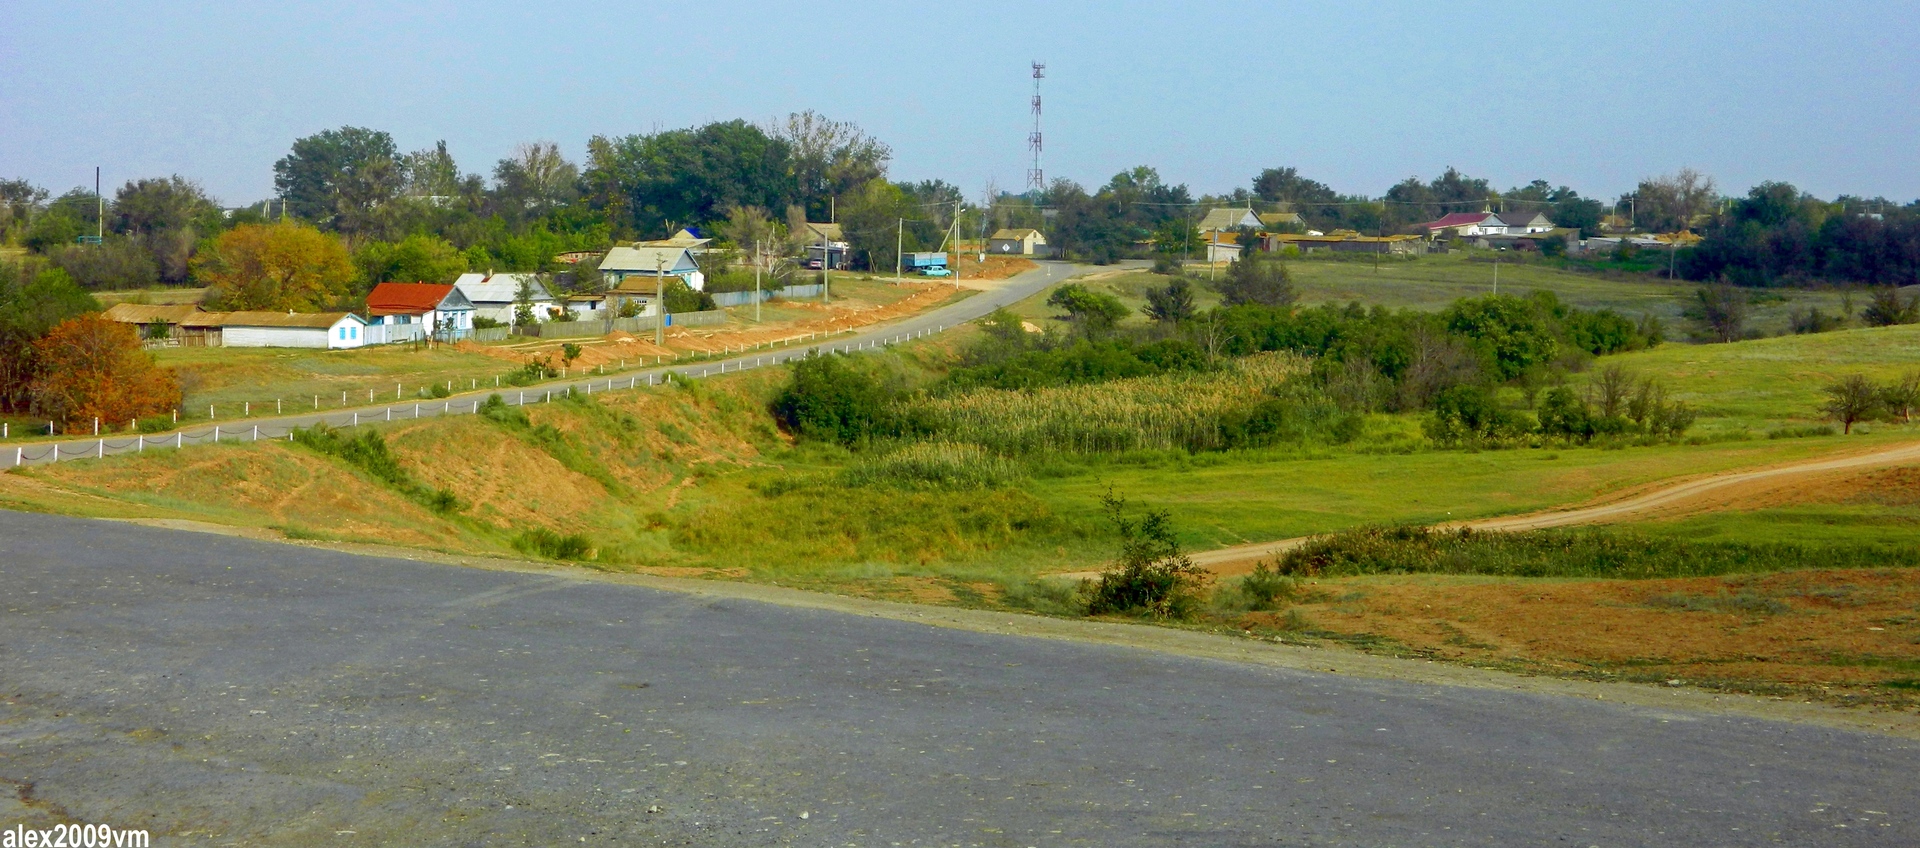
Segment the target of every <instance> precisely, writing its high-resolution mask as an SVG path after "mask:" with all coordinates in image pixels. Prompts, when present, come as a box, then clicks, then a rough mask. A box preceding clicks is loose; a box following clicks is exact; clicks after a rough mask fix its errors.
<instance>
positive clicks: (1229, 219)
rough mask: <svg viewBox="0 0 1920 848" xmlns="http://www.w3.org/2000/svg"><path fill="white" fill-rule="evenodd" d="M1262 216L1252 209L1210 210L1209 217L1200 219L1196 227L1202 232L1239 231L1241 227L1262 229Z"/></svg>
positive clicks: (1208, 211)
mask: <svg viewBox="0 0 1920 848" xmlns="http://www.w3.org/2000/svg"><path fill="white" fill-rule="evenodd" d="M1261 226H1262V224H1261V221H1260V216H1259V214H1258V213H1255V212H1254V211H1253V210H1252V209H1231V208H1229V209H1209V210H1207V216H1206V217H1205V218H1201V219H1200V223H1199V224H1198V226H1197V227H1196V228H1197V229H1199V230H1200V231H1201V232H1206V231H1208V230H1237V229H1240V228H1241V227H1251V228H1253V229H1256V230H1257V229H1260V227H1261Z"/></svg>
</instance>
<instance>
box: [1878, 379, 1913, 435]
mask: <svg viewBox="0 0 1920 848" xmlns="http://www.w3.org/2000/svg"><path fill="white" fill-rule="evenodd" d="M1880 404H1881V405H1882V406H1884V407H1886V409H1887V411H1888V412H1891V413H1898V414H1899V416H1900V422H1901V423H1902V424H1911V423H1913V408H1914V407H1916V406H1920V373H1915V372H1909V373H1908V374H1907V375H1906V376H1903V377H1900V378H1899V379H1896V380H1894V381H1892V382H1890V383H1888V384H1886V385H1885V386H1882V387H1881V388H1880Z"/></svg>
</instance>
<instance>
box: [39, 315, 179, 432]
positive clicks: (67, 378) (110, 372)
mask: <svg viewBox="0 0 1920 848" xmlns="http://www.w3.org/2000/svg"><path fill="white" fill-rule="evenodd" d="M33 348H34V354H35V358H36V359H37V360H38V361H39V366H40V373H39V374H38V375H37V376H36V377H35V378H34V380H33V388H32V392H33V404H34V408H35V410H37V411H38V412H39V413H40V414H42V415H45V416H47V417H49V418H53V419H56V420H60V421H65V422H67V423H68V425H69V426H77V425H81V424H86V423H89V422H90V420H91V419H93V418H96V417H97V418H99V419H100V421H101V423H103V424H113V425H119V424H125V423H127V422H129V421H132V420H134V419H136V418H139V417H140V416H142V415H152V414H155V413H159V412H165V411H167V410H169V409H172V408H174V407H176V406H178V405H179V403H180V384H179V382H177V381H176V380H174V377H173V372H172V371H168V370H166V369H163V368H161V367H159V366H157V365H155V364H154V362H153V356H152V355H150V354H148V353H147V352H146V351H144V350H142V349H141V348H140V340H139V338H137V337H136V336H135V335H134V331H133V326H132V325H131V324H122V323H119V322H117V321H110V320H108V319H106V318H102V317H100V315H98V314H92V313H90V314H87V315H81V316H79V317H77V318H69V319H67V320H65V321H62V322H60V324H59V325H57V326H55V327H54V328H53V330H52V331H50V332H48V333H47V334H46V335H45V336H43V337H41V338H40V339H39V340H38V341H35V342H34V343H33Z"/></svg>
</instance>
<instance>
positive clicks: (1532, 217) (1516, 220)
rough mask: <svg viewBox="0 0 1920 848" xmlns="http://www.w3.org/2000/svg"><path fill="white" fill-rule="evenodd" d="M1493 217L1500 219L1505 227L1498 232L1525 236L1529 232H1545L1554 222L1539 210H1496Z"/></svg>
mask: <svg viewBox="0 0 1920 848" xmlns="http://www.w3.org/2000/svg"><path fill="white" fill-rule="evenodd" d="M1493 217H1495V218H1498V219H1500V223H1501V224H1502V225H1503V226H1504V227H1505V229H1503V230H1501V232H1500V233H1498V234H1504V235H1509V236H1524V235H1527V234H1528V233H1544V232H1546V231H1548V230H1551V229H1553V222H1552V221H1549V220H1547V216H1546V215H1543V214H1541V213H1539V212H1517V211H1516V212H1495V213H1494V215H1493ZM1489 223H1491V221H1489ZM1490 235H1492V234H1490Z"/></svg>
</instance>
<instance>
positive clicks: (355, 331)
mask: <svg viewBox="0 0 1920 848" xmlns="http://www.w3.org/2000/svg"><path fill="white" fill-rule="evenodd" d="M202 314H203V315H206V316H208V317H209V318H211V319H214V320H216V321H218V323H219V329H220V337H221V339H220V344H222V345H224V346H226V347H310V348H330V349H338V348H350V347H359V346H361V345H362V344H364V343H365V341H366V333H365V332H364V330H365V329H366V326H367V322H366V321H363V320H361V318H360V316H358V315H355V314H353V313H351V312H208V313H202Z"/></svg>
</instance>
